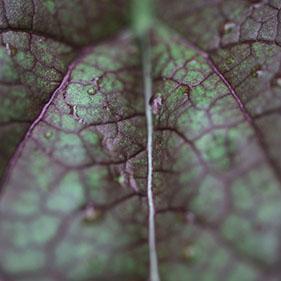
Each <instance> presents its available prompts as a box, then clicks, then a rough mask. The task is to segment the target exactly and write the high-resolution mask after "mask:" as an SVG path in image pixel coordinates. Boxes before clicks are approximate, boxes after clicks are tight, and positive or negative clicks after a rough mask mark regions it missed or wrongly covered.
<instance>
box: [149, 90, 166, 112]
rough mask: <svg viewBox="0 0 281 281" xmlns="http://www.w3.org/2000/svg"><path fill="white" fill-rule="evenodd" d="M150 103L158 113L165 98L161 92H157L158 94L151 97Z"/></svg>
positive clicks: (153, 110)
mask: <svg viewBox="0 0 281 281" xmlns="http://www.w3.org/2000/svg"><path fill="white" fill-rule="evenodd" d="M149 104H150V106H151V108H152V113H153V114H155V115H157V114H159V112H160V111H161V108H162V105H163V99H162V96H161V94H160V93H158V94H156V96H154V97H151V99H150V101H149Z"/></svg>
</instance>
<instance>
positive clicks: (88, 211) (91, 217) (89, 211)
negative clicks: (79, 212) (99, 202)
mask: <svg viewBox="0 0 281 281" xmlns="http://www.w3.org/2000/svg"><path fill="white" fill-rule="evenodd" d="M83 217H84V222H86V223H93V222H97V221H99V220H100V219H101V217H102V212H101V210H99V209H97V208H95V207H94V206H93V204H90V205H88V206H86V208H85V209H84V214H83Z"/></svg>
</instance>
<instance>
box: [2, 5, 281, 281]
mask: <svg viewBox="0 0 281 281" xmlns="http://www.w3.org/2000/svg"><path fill="white" fill-rule="evenodd" d="M205 2H206V1H183V0H182V1H179V0H178V1H175V2H174V3H171V2H168V1H165V0H162V1H158V3H156V4H157V5H156V7H158V11H160V12H159V14H160V15H159V18H160V19H161V20H164V21H165V23H159V22H155V23H154V25H153V29H152V30H151V32H149V35H148V34H147V36H148V37H147V38H146V39H148V40H149V42H150V52H151V66H152V69H151V80H152V86H153V89H152V90H153V96H152V98H151V99H150V106H151V108H150V109H149V108H145V99H144V96H143V92H144V85H143V79H144V77H143V70H142V68H143V66H142V64H143V62H142V59H141V58H142V56H143V53H142V52H143V50H142V49H141V48H140V46H139V44H138V42H137V40H135V37H134V34H131V32H128V31H123V30H122V31H121V32H119V33H118V34H116V35H115V36H114V37H112V38H110V39H108V40H107V41H103V42H100V43H99V44H94V45H93V46H89V47H86V48H82V49H81V48H80V47H79V48H76V47H73V46H71V45H69V44H68V43H65V42H57V41H54V40H53V39H47V40H50V41H47V42H45V46H48V47H49V46H52V44H56V46H58V47H56V48H55V50H56V53H54V55H53V56H54V57H57V56H58V54H61V53H63V54H65V53H67V54H68V55H67V57H68V60H64V61H63V60H62V63H64V70H62V71H61V72H63V73H65V74H61V76H58V77H57V78H56V79H57V80H61V82H60V85H59V86H58V87H57V88H56V87H54V88H53V89H48V91H46V92H45V93H46V94H42V95H45V105H44V106H41V107H40V108H39V105H38V104H35V103H34V105H33V106H34V108H36V113H34V115H32V116H30V119H29V120H30V122H32V125H31V126H30V127H29V129H28V131H27V132H26V130H27V127H28V125H27V126H26V127H25V128H23V127H22V126H19V127H20V128H22V134H24V133H25V132H26V133H25V136H24V139H23V141H22V142H21V143H20V144H19V145H18V148H17V150H16V152H15V153H13V152H11V154H13V158H12V159H11V160H10V165H9V167H8V168H7V172H6V175H5V177H4V184H3V187H2V188H3V190H2V194H1V196H2V198H1V204H0V241H1V244H0V247H1V251H0V277H1V278H2V279H4V280H74V281H79V280H117V281H118V280H120V281H121V280H128V281H131V280H134V281H143V280H147V278H148V276H149V275H150V274H151V272H150V271H151V268H150V269H149V263H150V262H151V260H149V256H150V254H151V244H149V243H148V236H149V234H150V228H148V215H149V214H150V212H151V208H150V207H148V205H147V203H148V202H147V201H148V198H147V178H148V168H147V167H148V158H147V155H148V154H147V138H148V131H147V124H146V123H147V111H146V112H145V109H148V110H149V111H150V112H151V113H152V114H153V132H152V133H153V135H152V136H153V145H152V149H153V155H152V156H153V186H152V191H153V199H154V207H155V212H156V215H155V227H156V239H155V240H156V247H157V256H158V266H159V275H160V279H161V280H164V281H172V280H175V278H176V280H178V281H186V280H200V281H201V280H202V281H213V280H214V281H217V280H227V281H231V280H241V281H256V280H265V279H266V280H270V281H275V280H276V281H277V280H278V279H279V276H280V269H279V264H280V227H281V225H280V220H279V217H280V215H281V207H280V206H281V205H280V199H281V194H280V187H281V186H280V173H279V170H278V169H279V166H278V161H279V157H278V153H279V151H278V150H277V147H278V144H279V142H280V138H279V137H278V136H276V132H275V131H276V127H275V126H277V127H278V122H280V121H279V119H278V114H277V110H275V109H276V108H277V106H278V93H279V92H280V91H279V90H278V86H277V85H276V84H271V83H269V81H272V80H270V79H272V77H277V76H276V74H277V73H278V59H277V58H278V57H279V54H280V50H279V46H278V44H277V43H276V42H277V41H276V42H272V43H270V42H269V41H266V42H265V41H263V40H259V38H255V39H253V41H251V40H252V39H251V40H250V41H249V40H248V39H247V40H246V41H243V39H237V42H236V43H233V42H231V43H229V42H227V43H225V44H224V43H220V44H218V43H216V42H218V40H219V39H216V36H217V35H216V34H217V33H216V32H217V31H218V29H216V28H213V25H214V26H215V27H216V26H218V24H216V22H217V21H219V18H220V17H219V16H218V14H219V15H220V13H221V11H225V13H227V12H226V11H228V14H227V15H229V17H233V20H234V18H235V19H236V20H237V21H241V22H245V19H244V18H243V15H245V16H244V17H246V18H247V15H248V14H249V11H253V14H254V13H255V12H256V13H257V14H258V15H259V16H260V18H259V20H260V21H261V22H263V23H264V22H265V20H264V19H262V18H261V17H265V16H264V14H265V13H266V12H265V11H266V9H269V8H268V7H272V6H273V5H276V3H275V2H276V1H275V2H274V1H272V2H274V3H275V4H274V3H271V4H268V5H267V4H258V3H254V4H253V3H246V1H235V3H236V4H233V1H232V2H231V1H225V2H223V4H219V3H218V2H217V1H213V3H212V1H208V3H209V4H208V5H206V4H205ZM249 2H250V1H249ZM75 3H76V2H75ZM77 3H78V2H77ZM89 3H92V2H89ZM237 3H238V4H237ZM77 5H78V4H77ZM104 5H105V7H110V6H109V4H104ZM78 6H79V5H78ZM118 7H122V5H120V6H118ZM185 7H186V9H187V11H186V10H185ZM235 7H236V8H235ZM237 7H238V8H239V9H238V8H237ZM278 8H279V7H278ZM69 9H70V11H72V12H73V11H75V9H74V10H73V9H72V8H69ZM194 9H195V10H194ZM256 10H261V11H262V12H259V13H258V12H257V11H256ZM101 11H102V9H101ZM194 11H196V13H195V16H194V17H193V15H194V13H192V12H194ZM189 13H190V16H189V17H187V16H186V15H189ZM222 14H223V13H222ZM116 15H118V13H117V14H116ZM223 15H224V14H223ZM221 17H222V16H221ZM268 18H269V16H268ZM55 19H56V17H55ZM211 19H212V20H214V22H212V24H210V22H211ZM270 19H271V18H270ZM271 20H272V19H271ZM195 22H196V23H198V24H197V25H195V24H194V23H195ZM191 23H192V24H191ZM168 25H169V26H170V27H168ZM43 26H44V25H43ZM101 26H104V23H101ZM230 26H231V25H230ZM248 26H249V28H250V27H251V26H252V25H248ZM40 27H41V25H40ZM171 27H172V28H173V29H171ZM207 27H208V28H210V33H208V34H206V32H205V28H207ZM197 29H198V30H197ZM261 30H262V29H261ZM203 31H204V32H203ZM40 32H41V31H40ZM42 32H46V31H45V30H43V31H42ZM249 33H250V32H249ZM78 34H80V33H79V32H78ZM218 34H219V36H218V37H217V38H220V37H221V34H220V33H218ZM140 35H141V36H145V33H144V34H140ZM13 36H14V35H13ZM33 36H35V35H33ZM81 37H83V38H86V37H84V36H82V35H81ZM189 37H192V38H189ZM94 38H98V37H95V36H94ZM194 38H195V39H194ZM139 39H140V40H142V38H139ZM80 40H81V41H80ZM83 40H86V39H79V40H77V41H75V42H82V41H83ZM188 40H191V41H193V42H192V43H189V41H188ZM225 40H226V39H225ZM229 40H230V39H229ZM22 41H23V40H21V41H20V42H22ZM73 42H74V41H73ZM214 42H215V43H214ZM75 44H77V43H75ZM79 44H81V45H83V44H84V43H79ZM214 44H218V45H214ZM13 46H14V45H13ZM49 48H50V47H49ZM17 49H18V47H17ZM58 50H59V51H58ZM40 52H44V49H40ZM45 52H46V51H45ZM41 54H42V53H41ZM51 54H52V52H51ZM147 54H148V55H149V53H147ZM3 57H4V58H5V59H7V60H8V59H10V58H11V57H12V58H14V56H11V57H8V56H3ZM40 57H43V58H44V56H42V55H41V56H40ZM74 57H75V58H74ZM70 60H72V62H71V63H70V64H69V61H70ZM25 61H27V60H26V59H24V62H25ZM50 61H51V62H52V63H51V64H50ZM9 63H10V62H9V60H8V63H7V65H9ZM53 63H57V60H54V59H53V60H49V63H47V65H48V66H49V68H50V69H56V66H55V65H54V64H53ZM3 65H5V66H6V64H3ZM9 66H10V69H11V73H16V72H15V70H14V69H18V68H15V66H14V65H13V64H11V63H10V65H9ZM257 66H259V68H257ZM66 68H67V70H66ZM253 69H254V70H255V71H254V73H253ZM261 71H262V73H260V72H261ZM274 71H275V72H274ZM22 73H23V71H19V72H18V73H17V75H18V76H19V77H22V75H23V74H22ZM36 74H37V72H36ZM36 74H35V75H36ZM261 74H262V75H261ZM43 77H44V79H46V80H47V81H48V75H43ZM62 77H63V78H62ZM274 79H275V78H274ZM13 83H14V80H12V86H13ZM31 84H32V85H37V84H36V83H31ZM36 87H39V86H36ZM40 87H41V88H40V89H42V91H43V90H44V91H45V89H46V88H45V85H43V86H42V85H41V84H40ZM55 88H56V89H55ZM54 89H55V90H54ZM7 93H10V88H8V89H7ZM50 95H51V97H50V98H49V99H48V101H47V102H46V100H47V97H48V96H50ZM19 96H20V97H21V95H20V94H19ZM256 99H257V100H256ZM24 100H26V99H24ZM31 100H32V99H31ZM20 104H21V103H20ZM42 104H43V103H42ZM14 106H15V105H13V108H14ZM273 106H274V107H273ZM42 107H43V108H42ZM2 108H3V106H1V110H2ZM10 108H12V105H10ZM19 108H20V109H21V110H22V112H23V113H21V115H19V116H18V117H17V119H18V120H23V119H22V117H23V116H25V115H24V113H25V112H27V111H28V110H29V108H30V105H27V106H26V108H25V109H22V107H21V106H20V105H19ZM272 109H274V110H272ZM6 112H7V109H6ZM13 112H14V111H13ZM18 112H20V110H15V114H17V113H18ZM36 115H37V117H36V118H35V116H36ZM3 116H6V114H3ZM273 125H275V126H273ZM8 127H9V126H8ZM8 135H9V136H10V134H8ZM3 136H4V137H7V133H3ZM12 139H14V141H15V143H16V144H18V142H19V138H14V137H13V138H12ZM4 140H5V142H6V139H4ZM13 151H14V150H13ZM11 154H10V155H11ZM9 157H10V156H8V157H6V161H8V158H9ZM150 276H152V275H150ZM175 276H176V277H175ZM155 280H156V277H151V281H155Z"/></svg>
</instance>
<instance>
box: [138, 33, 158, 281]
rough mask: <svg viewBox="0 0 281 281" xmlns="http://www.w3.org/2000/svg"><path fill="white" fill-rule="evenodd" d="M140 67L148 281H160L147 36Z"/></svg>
mask: <svg viewBox="0 0 281 281" xmlns="http://www.w3.org/2000/svg"><path fill="white" fill-rule="evenodd" d="M141 44H142V65H143V79H144V81H143V82H144V95H145V115H146V124H147V125H146V126H147V161H148V175H147V199H148V211H149V217H148V243H149V260H150V281H160V277H159V271H158V258H157V249H156V235H155V206H154V199H153V190H152V177H153V156H152V155H153V118H152V109H151V106H150V104H149V101H150V99H151V97H152V80H151V53H150V43H149V39H148V36H147V34H146V35H144V36H143V37H142V40H141Z"/></svg>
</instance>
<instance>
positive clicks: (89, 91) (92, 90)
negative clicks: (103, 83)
mask: <svg viewBox="0 0 281 281" xmlns="http://www.w3.org/2000/svg"><path fill="white" fill-rule="evenodd" d="M87 93H88V94H89V95H91V96H93V95H94V94H95V93H96V91H95V89H94V88H90V89H88V91H87Z"/></svg>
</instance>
